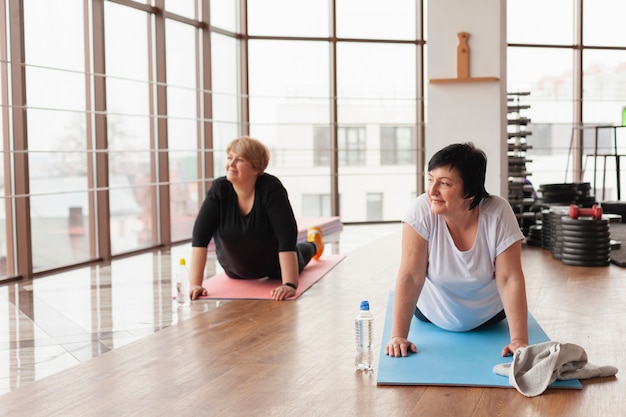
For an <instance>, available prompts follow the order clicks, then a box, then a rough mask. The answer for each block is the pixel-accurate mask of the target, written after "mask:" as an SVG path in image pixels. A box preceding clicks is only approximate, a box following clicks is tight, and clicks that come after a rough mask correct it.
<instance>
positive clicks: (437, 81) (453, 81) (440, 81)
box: [429, 77, 500, 84]
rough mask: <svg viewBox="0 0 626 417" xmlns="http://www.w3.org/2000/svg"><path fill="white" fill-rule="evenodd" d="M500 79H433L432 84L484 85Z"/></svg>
mask: <svg viewBox="0 0 626 417" xmlns="http://www.w3.org/2000/svg"><path fill="white" fill-rule="evenodd" d="M498 80H500V79H499V78H498V77H467V78H433V79H431V80H430V81H429V82H430V83H431V84H459V83H484V82H490V81H498Z"/></svg>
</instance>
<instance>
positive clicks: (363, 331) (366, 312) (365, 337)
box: [354, 300, 374, 371]
mask: <svg viewBox="0 0 626 417" xmlns="http://www.w3.org/2000/svg"><path fill="white" fill-rule="evenodd" d="M354 330H355V333H354V335H355V342H356V356H355V358H354V365H355V366H356V368H357V369H359V370H361V371H370V370H372V369H373V365H374V354H373V352H372V339H373V336H374V335H373V332H374V316H373V315H372V313H371V312H370V304H369V302H368V301H367V300H363V301H361V306H360V308H359V314H358V315H357V316H356V319H354Z"/></svg>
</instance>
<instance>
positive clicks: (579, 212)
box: [569, 204, 602, 220]
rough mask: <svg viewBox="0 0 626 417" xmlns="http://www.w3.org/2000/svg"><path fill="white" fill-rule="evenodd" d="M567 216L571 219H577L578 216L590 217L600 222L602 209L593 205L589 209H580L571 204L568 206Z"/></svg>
mask: <svg viewBox="0 0 626 417" xmlns="http://www.w3.org/2000/svg"><path fill="white" fill-rule="evenodd" d="M569 216H570V217H571V218H572V219H577V218H578V216H591V217H593V218H594V219H596V220H600V219H601V218H602V207H600V206H599V205H597V204H594V205H593V206H592V207H591V208H582V207H578V206H577V205H575V204H571V205H570V206H569Z"/></svg>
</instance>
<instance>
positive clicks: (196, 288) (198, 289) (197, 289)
mask: <svg viewBox="0 0 626 417" xmlns="http://www.w3.org/2000/svg"><path fill="white" fill-rule="evenodd" d="M189 295H190V296H191V299H192V300H195V299H196V298H198V297H201V296H203V295H208V293H207V290H206V288H204V287H203V286H202V285H192V286H191V287H190V288H189Z"/></svg>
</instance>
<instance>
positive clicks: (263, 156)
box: [226, 136, 270, 174]
mask: <svg viewBox="0 0 626 417" xmlns="http://www.w3.org/2000/svg"><path fill="white" fill-rule="evenodd" d="M226 152H227V153H230V152H233V153H236V154H237V155H241V156H242V157H244V159H246V160H247V161H248V162H250V165H252V168H254V169H255V170H257V171H259V174H262V173H263V172H264V171H265V168H267V165H268V164H269V162H270V150H269V148H268V147H267V146H265V145H264V144H263V143H262V142H261V141H260V140H258V139H254V138H251V137H250V136H241V137H238V138H237V139H235V140H233V141H232V142H230V144H229V145H228V147H227V148H226Z"/></svg>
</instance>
